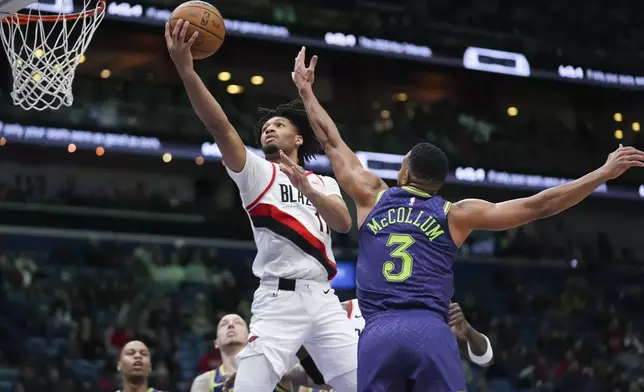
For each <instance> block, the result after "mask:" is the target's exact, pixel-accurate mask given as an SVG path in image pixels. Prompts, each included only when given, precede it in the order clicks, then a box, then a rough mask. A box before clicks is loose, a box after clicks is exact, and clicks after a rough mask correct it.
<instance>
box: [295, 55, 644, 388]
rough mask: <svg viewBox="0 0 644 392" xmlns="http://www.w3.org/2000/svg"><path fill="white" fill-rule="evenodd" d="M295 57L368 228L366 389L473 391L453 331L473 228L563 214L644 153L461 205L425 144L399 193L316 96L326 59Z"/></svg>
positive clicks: (337, 167) (299, 78) (362, 357)
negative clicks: (458, 269)
mask: <svg viewBox="0 0 644 392" xmlns="http://www.w3.org/2000/svg"><path fill="white" fill-rule="evenodd" d="M305 55H306V53H305V48H302V50H301V51H300V53H299V54H298V56H297V58H296V59H295V69H294V71H293V74H292V76H293V81H294V82H295V85H296V86H297V88H298V91H299V93H300V96H301V97H302V100H303V102H304V106H305V108H306V111H307V114H308V117H309V121H310V122H311V125H312V126H313V130H314V131H315V134H316V136H317V137H318V139H319V141H320V143H321V145H322V147H323V148H324V152H325V153H326V155H327V156H328V157H329V160H330V161H331V165H332V166H333V171H334V173H335V176H336V179H337V181H338V183H339V185H340V187H341V188H342V189H343V190H344V191H345V192H346V193H348V194H349V196H350V197H351V198H352V199H353V200H354V201H355V203H356V207H357V213H358V227H359V230H360V254H359V256H358V270H357V285H358V303H359V305H360V308H361V310H362V314H363V316H364V317H365V321H366V324H365V329H364V331H363V332H362V335H361V336H360V342H359V345H358V391H361V392H366V391H374V392H376V391H377V392H380V391H383V392H384V391H396V392H399V391H424V392H427V391H429V392H434V391H436V392H456V391H460V390H465V380H464V377H463V373H462V371H461V369H460V363H459V359H458V348H457V344H456V339H455V338H454V335H453V334H452V333H451V332H450V329H449V326H448V325H447V322H446V320H447V315H448V309H449V302H450V299H451V296H452V293H453V290H454V288H453V282H452V273H453V270H452V263H453V261H454V256H455V254H456V250H457V249H458V247H460V246H461V244H463V242H464V241H465V239H466V238H467V237H468V235H469V234H470V233H471V232H472V231H473V230H506V229H510V228H513V227H517V226H520V225H523V224H526V223H528V222H530V221H533V220H536V219H541V218H545V217H548V216H552V215H555V214H558V213H559V212H561V211H563V210H565V209H567V208H570V207H572V206H574V205H576V204H577V203H579V202H580V201H582V200H583V199H584V198H586V197H587V196H588V195H590V194H591V193H592V192H593V191H594V190H595V189H597V187H599V186H600V185H602V184H603V183H605V182H606V181H608V180H611V179H613V178H615V177H618V176H620V175H621V174H622V173H624V172H625V171H626V170H627V169H629V168H631V167H635V166H638V167H644V153H643V152H641V151H639V150H637V149H635V148H632V147H623V146H621V145H620V146H619V148H618V149H617V150H616V151H614V152H613V153H612V154H610V155H609V156H608V160H607V161H606V163H605V164H604V165H603V166H602V167H601V168H599V169H597V170H595V171H593V172H591V173H589V174H587V175H586V176H584V177H581V178H579V179H578V180H575V181H572V182H570V183H568V184H564V185H560V186H557V187H554V188H550V189H548V190H545V191H543V192H540V193H538V194H536V195H534V196H531V197H526V198H521V199H515V200H510V201H506V202H502V203H490V202H487V201H484V200H478V199H466V200H462V201H459V202H457V203H454V204H453V205H452V204H451V203H449V202H448V201H445V200H443V199H442V198H441V197H440V196H439V195H438V194H437V192H438V191H439V189H440V188H441V186H442V185H443V183H444V182H445V179H446V177H447V172H448V162H447V157H446V156H445V154H444V153H443V152H442V151H441V150H440V149H439V148H438V147H436V146H434V145H432V144H429V143H420V144H418V145H416V146H414V148H412V149H411V151H410V152H409V153H408V154H407V155H406V156H405V157H404V159H403V161H402V165H401V168H400V171H399V173H398V186H397V187H394V188H391V189H390V188H389V187H388V186H387V184H385V183H384V182H383V181H382V180H381V179H380V178H378V177H377V176H376V175H375V174H373V173H372V172H370V171H368V170H366V169H365V168H363V167H362V164H361V162H360V160H359V159H358V157H357V156H356V155H355V154H354V153H353V151H351V149H350V148H349V147H348V146H347V145H346V144H345V143H344V141H343V140H342V137H341V136H340V133H339V132H338V129H337V127H336V126H335V124H334V123H333V120H331V118H330V117H329V115H328V114H327V113H326V112H325V111H324V109H323V108H322V106H321V105H320V103H319V102H318V100H317V98H316V97H315V95H314V94H313V89H312V85H313V80H314V73H315V64H317V57H315V56H314V58H313V59H312V60H311V63H310V65H309V66H308V67H307V66H306V64H305Z"/></svg>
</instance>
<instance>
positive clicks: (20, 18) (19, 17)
mask: <svg viewBox="0 0 644 392" xmlns="http://www.w3.org/2000/svg"><path fill="white" fill-rule="evenodd" d="M104 11H105V1H103V0H100V1H99V2H98V4H97V6H96V8H94V9H93V10H89V11H83V12H76V13H73V14H58V15H25V14H19V13H15V14H13V15H9V16H7V17H6V18H4V19H2V21H3V22H5V23H12V24H14V23H17V24H21V25H25V24H29V23H30V22H37V21H39V20H41V21H43V22H56V21H59V20H76V19H85V18H91V17H93V16H96V15H99V14H102V13H103V12H104Z"/></svg>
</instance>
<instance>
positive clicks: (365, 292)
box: [356, 187, 465, 392]
mask: <svg viewBox="0 0 644 392" xmlns="http://www.w3.org/2000/svg"><path fill="white" fill-rule="evenodd" d="M450 206H451V203H450V202H448V201H445V200H444V199H443V198H442V197H440V196H432V195H430V194H428V193H425V192H422V191H420V190H418V189H416V188H412V187H402V188H390V189H388V190H386V191H384V192H383V193H381V194H380V195H379V196H378V200H377V201H376V205H375V206H374V208H373V210H372V211H371V213H370V214H369V216H368V217H367V219H366V220H365V222H364V223H363V224H362V227H360V231H359V243H360V249H359V254H358V265H357V271H356V284H357V296H358V304H359V306H360V310H361V311H362V315H363V316H364V318H365V329H364V330H363V332H362V334H361V335H360V340H359V343H358V392H367V391H369V392H375V391H401V392H404V391H409V392H421V391H422V392H457V391H464V390H465V377H464V375H463V370H462V368H461V360H460V355H459V351H458V345H457V343H456V338H455V337H454V334H453V333H452V331H451V329H450V327H449V325H448V324H447V322H448V320H449V304H450V300H451V298H452V295H453V294H454V282H453V268H452V264H453V263H454V257H455V255H456V252H457V250H458V247H457V246H456V244H454V241H453V240H452V237H451V235H450V232H449V225H448V222H447V215H448V213H449V209H450Z"/></svg>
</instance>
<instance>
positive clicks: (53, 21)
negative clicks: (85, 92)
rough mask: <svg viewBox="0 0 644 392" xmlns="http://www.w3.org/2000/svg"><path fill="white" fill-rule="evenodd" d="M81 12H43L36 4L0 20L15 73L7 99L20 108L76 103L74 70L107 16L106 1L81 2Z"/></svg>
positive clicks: (0, 28)
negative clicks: (9, 96) (73, 85)
mask: <svg viewBox="0 0 644 392" xmlns="http://www.w3.org/2000/svg"><path fill="white" fill-rule="evenodd" d="M83 1H84V4H83V9H82V10H81V11H80V12H77V13H72V14H67V13H63V12H60V13H58V14H51V15H50V14H47V15H45V14H41V12H40V8H39V7H38V2H37V1H36V3H34V4H32V6H30V8H29V9H28V10H24V11H25V13H15V14H11V15H9V16H7V17H6V18H4V19H3V20H2V22H0V31H1V34H0V38H2V45H3V47H4V49H5V51H6V52H7V57H8V59H9V64H10V65H11V70H12V75H13V86H12V91H11V98H12V100H13V103H14V105H17V106H20V107H22V108H23V109H24V110H30V109H35V110H39V111H42V110H45V109H52V110H56V109H59V108H60V107H61V106H63V105H64V106H71V105H72V103H73V102H74V96H73V94H72V82H73V81H74V74H75V71H76V67H77V66H78V64H80V63H81V62H83V61H85V56H84V53H85V50H86V49H87V46H88V45H89V43H90V41H91V40H92V37H93V35H94V32H95V31H96V28H97V27H98V25H99V24H100V23H101V21H102V20H103V17H105V2H104V1H103V0H98V3H96V2H95V1H94V4H95V6H94V7H90V4H92V3H93V0H83Z"/></svg>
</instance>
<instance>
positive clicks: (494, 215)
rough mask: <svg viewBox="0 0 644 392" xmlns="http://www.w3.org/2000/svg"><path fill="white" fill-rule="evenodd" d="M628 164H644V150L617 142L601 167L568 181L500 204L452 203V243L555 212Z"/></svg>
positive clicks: (577, 199) (467, 201)
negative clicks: (472, 233) (484, 231)
mask: <svg viewBox="0 0 644 392" xmlns="http://www.w3.org/2000/svg"><path fill="white" fill-rule="evenodd" d="M631 167H644V152H642V151H639V150H637V149H635V148H633V147H623V146H622V145H621V144H620V146H619V148H618V149H617V150H615V151H614V152H613V153H611V154H610V155H609V156H608V159H607V160H606V163H605V164H604V165H603V166H602V167H600V168H599V169H597V170H595V171H593V172H591V173H588V174H586V175H585V176H583V177H581V178H579V179H577V180H575V181H572V182H570V183H567V184H564V185H559V186H556V187H554V188H550V189H546V190H545V191H542V192H539V193H537V194H536V195H533V196H530V197H525V198H521V199H515V200H510V201H505V202H502V203H490V202H487V201H484V200H477V199H466V200H462V201H460V202H458V203H454V205H453V206H452V207H451V209H450V211H449V216H448V218H449V227H450V231H451V233H452V237H453V239H454V242H455V243H456V244H457V245H461V244H462V243H463V241H465V239H466V238H467V236H468V235H469V234H470V233H471V232H472V230H506V229H510V228H513V227H517V226H520V225H523V224H526V223H528V222H531V221H533V220H537V219H542V218H547V217H549V216H552V215H555V214H558V213H560V212H562V211H564V210H566V209H568V208H570V207H572V206H574V205H576V204H577V203H579V202H580V201H582V200H583V199H585V198H586V197H587V196H588V195H590V194H591V193H592V192H593V191H594V190H595V189H597V187H599V186H600V185H602V184H603V183H605V182H606V181H608V180H612V179H614V178H616V177H618V176H620V175H622V174H623V173H624V172H625V171H626V170H628V169H629V168H631Z"/></svg>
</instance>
